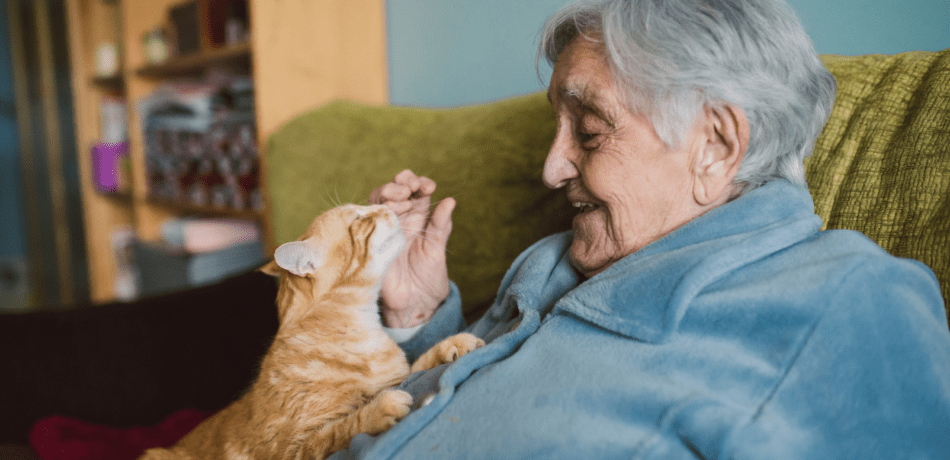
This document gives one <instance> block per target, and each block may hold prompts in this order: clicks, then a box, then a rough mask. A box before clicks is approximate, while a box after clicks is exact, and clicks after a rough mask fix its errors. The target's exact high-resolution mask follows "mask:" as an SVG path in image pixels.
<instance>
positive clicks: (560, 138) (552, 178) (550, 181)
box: [541, 130, 578, 188]
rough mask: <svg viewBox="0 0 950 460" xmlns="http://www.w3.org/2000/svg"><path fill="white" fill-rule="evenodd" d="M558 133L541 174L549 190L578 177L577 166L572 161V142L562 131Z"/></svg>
mask: <svg viewBox="0 0 950 460" xmlns="http://www.w3.org/2000/svg"><path fill="white" fill-rule="evenodd" d="M558 131H559V132H558V133H557V134H555V136H554V142H552V143H551V150H549V151H548V156H547V158H545V159H544V171H543V172H542V173H541V180H542V181H543V182H544V185H546V186H548V187H549V188H561V187H563V186H565V185H567V182H568V181H569V180H571V179H574V178H576V177H577V176H578V171H577V165H576V164H574V161H573V160H574V159H573V156H574V155H573V152H572V146H573V142H572V140H571V139H570V136H567V135H566V133H564V132H562V130H558Z"/></svg>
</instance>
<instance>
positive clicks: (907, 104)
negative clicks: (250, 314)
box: [265, 50, 950, 319]
mask: <svg viewBox="0 0 950 460" xmlns="http://www.w3.org/2000/svg"><path fill="white" fill-rule="evenodd" d="M823 60H824V61H825V64H826V65H827V66H828V68H829V70H830V71H831V72H832V73H833V74H834V75H835V78H836V80H837V82H838V95H837V100H836V102H835V107H834V110H833V112H832V115H831V119H830V121H829V122H828V125H827V126H826V127H825V130H824V132H823V133H822V135H821V137H820V138H819V140H818V142H817V143H816V148H815V154H814V156H813V157H812V158H810V159H809V160H808V161H807V162H806V171H807V177H808V182H809V188H810V190H811V192H812V196H813V197H814V198H815V208H816V212H817V213H818V214H819V215H820V216H821V217H822V218H823V219H824V221H825V227H826V228H850V229H855V230H859V231H862V232H864V233H865V234H867V235H868V236H869V237H871V238H872V239H874V240H875V241H877V242H878V243H879V244H880V245H881V246H883V247H884V248H885V249H887V250H888V251H890V252H891V253H892V254H894V255H897V256H901V257H910V258H914V259H918V260H921V261H923V262H924V263H926V264H927V265H929V266H930V267H931V268H932V269H933V270H934V271H935V272H936V273H937V277H938V279H939V281H940V283H941V287H942V290H943V296H944V299H945V302H946V299H947V298H948V297H950V192H948V191H950V115H948V113H950V50H947V51H943V52H939V53H930V52H912V53H903V54H898V55H894V56H882V55H867V56H858V57H839V56H823ZM553 134H554V117H553V113H552V111H551V109H550V107H549V105H548V102H547V100H546V98H545V95H544V94H543V93H536V94H532V95H528V96H523V97H517V98H512V99H507V100H502V101H498V102H495V103H491V104H486V105H479V106H470V107H462V108H457V109H444V110H442V109H440V110H436V109H417V108H398V107H377V106H364V105H359V104H355V103H350V102H334V103H331V104H329V105H326V106H324V107H321V108H318V109H316V110H314V111H312V112H309V113H306V114H303V115H301V116H299V117H298V118H296V119H294V120H292V121H291V122H289V123H287V124H286V125H285V126H283V127H282V128H281V129H280V130H279V131H278V132H277V133H275V134H274V135H273V136H271V137H270V139H269V140H268V145H267V148H266V159H265V174H266V184H267V187H268V194H267V195H268V206H269V209H270V214H271V219H272V230H273V237H274V241H272V243H274V244H275V245H276V244H281V243H284V242H287V241H291V240H294V239H296V238H297V237H298V236H299V235H300V233H302V232H303V230H304V229H305V228H306V226H307V225H308V224H309V223H310V221H311V220H312V219H313V217H314V216H316V215H317V214H319V213H321V212H323V211H324V210H326V209H328V208H330V207H332V206H334V205H336V204H339V203H341V202H357V203H365V202H366V200H367V197H368V196H369V192H370V191H372V190H373V189H374V188H376V187H378V186H379V185H381V184H383V183H386V182H388V181H389V180H391V178H392V177H393V176H394V175H395V174H396V173H398V172H399V171H401V170H402V169H405V168H410V169H412V170H413V171H415V172H416V173H419V174H423V175H426V176H429V177H431V178H433V179H434V180H435V181H436V182H437V183H438V184H439V190H438V191H437V192H436V198H437V199H438V198H443V197H447V196H452V197H455V199H456V200H457V201H458V206H457V208H456V211H455V213H454V216H453V217H454V219H453V220H454V230H453V233H452V237H451V239H450V241H449V254H448V262H449V275H450V277H451V278H452V279H453V280H454V281H455V282H456V283H457V284H458V285H459V289H460V290H461V292H462V296H463V305H464V308H465V312H466V316H467V317H468V318H469V319H472V318H475V317H477V316H478V315H479V314H480V313H481V311H482V310H483V309H484V308H485V307H486V306H487V305H488V304H490V303H491V301H492V300H493V299H494V297H495V294H496V289H497V288H498V285H499V283H500V280H501V278H502V276H503V275H504V273H505V270H506V269H507V268H508V266H509V264H510V263H511V262H512V261H513V260H514V258H515V257H516V256H517V255H518V254H519V253H520V252H521V251H522V250H524V249H525V248H527V247H528V246H529V245H530V244H531V243H533V242H535V241H537V240H538V239H539V238H541V237H543V236H545V235H548V234H551V233H554V232H558V231H562V230H565V229H568V228H569V227H570V220H571V218H572V217H573V214H574V210H573V209H571V208H570V206H569V205H568V203H567V200H566V199H565V198H564V196H563V192H560V191H551V190H548V189H547V188H545V186H544V185H543V184H542V183H541V180H540V177H541V169H542V165H543V163H544V157H545V155H546V154H547V150H548V147H549V146H550V143H551V140H552V138H553Z"/></svg>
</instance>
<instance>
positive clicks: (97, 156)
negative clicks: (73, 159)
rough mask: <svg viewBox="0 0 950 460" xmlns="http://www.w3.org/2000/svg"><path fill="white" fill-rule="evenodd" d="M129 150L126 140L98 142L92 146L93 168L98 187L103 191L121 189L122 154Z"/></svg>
mask: <svg viewBox="0 0 950 460" xmlns="http://www.w3.org/2000/svg"><path fill="white" fill-rule="evenodd" d="M127 151H128V146H127V145H126V143H125V142H117V143H115V144H103V143H98V144H96V145H95V146H93V148H92V170H93V180H94V182H95V185H96V189H98V190H99V191H101V192H117V191H119V182H120V179H119V178H120V175H121V171H120V169H121V166H120V164H121V160H122V156H124V155H125V154H126V152H127Z"/></svg>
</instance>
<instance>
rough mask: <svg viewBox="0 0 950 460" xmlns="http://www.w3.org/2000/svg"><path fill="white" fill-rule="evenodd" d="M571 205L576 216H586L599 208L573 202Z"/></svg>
mask: <svg viewBox="0 0 950 460" xmlns="http://www.w3.org/2000/svg"><path fill="white" fill-rule="evenodd" d="M571 205H573V206H574V207H575V208H577V211H578V214H586V213H588V212H591V211H593V210H595V209H597V208H599V207H600V206H597V205H596V204H593V203H585V202H583V201H574V202H571Z"/></svg>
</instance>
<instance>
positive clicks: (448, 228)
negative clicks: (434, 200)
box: [425, 198, 456, 252]
mask: <svg viewBox="0 0 950 460" xmlns="http://www.w3.org/2000/svg"><path fill="white" fill-rule="evenodd" d="M455 204H456V203H455V199H454V198H446V199H444V200H442V201H441V202H440V203H439V204H438V205H436V207H435V210H433V211H432V217H431V218H430V219H429V225H427V226H426V229H425V232H426V237H427V238H426V240H427V241H428V242H429V243H432V246H431V247H432V248H433V249H434V250H438V251H442V252H444V251H445V246H446V245H447V244H448V242H449V234H451V233H452V212H453V211H454V210H455Z"/></svg>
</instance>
